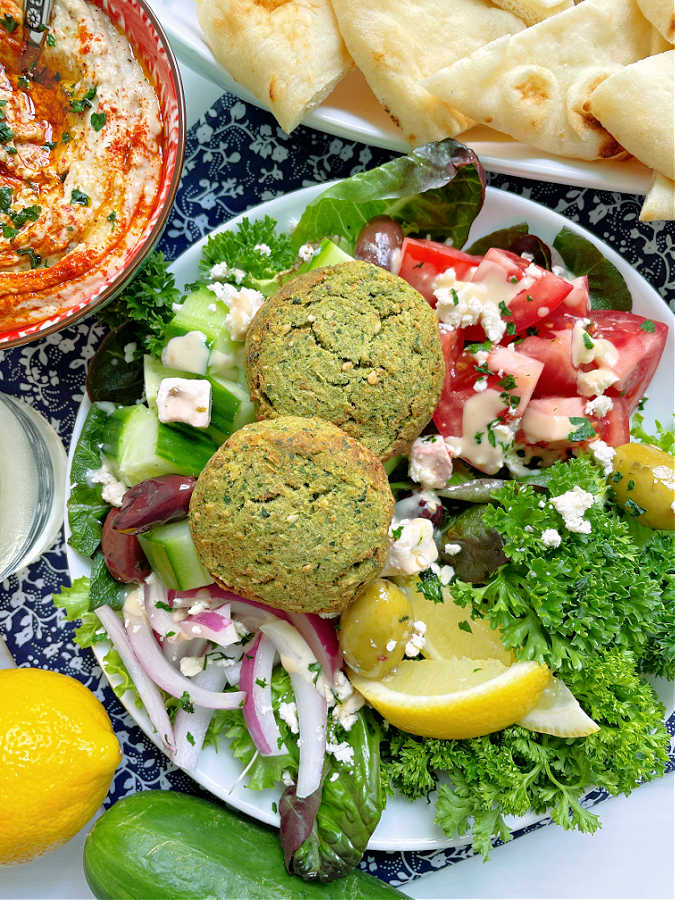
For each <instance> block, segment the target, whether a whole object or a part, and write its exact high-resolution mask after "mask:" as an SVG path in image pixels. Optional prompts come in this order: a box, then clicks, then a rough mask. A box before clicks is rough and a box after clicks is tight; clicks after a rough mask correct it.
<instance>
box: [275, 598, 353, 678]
mask: <svg viewBox="0 0 675 900" xmlns="http://www.w3.org/2000/svg"><path fill="white" fill-rule="evenodd" d="M288 616H289V618H290V620H291V624H292V625H295V627H296V628H297V629H298V631H299V632H300V634H301V635H302V636H303V637H304V639H305V640H306V641H307V643H308V644H309V647H310V649H311V650H312V651H313V652H314V655H315V656H316V658H317V660H318V661H319V662H320V663H321V668H322V670H323V671H324V672H325V673H326V675H327V677H329V678H330V679H331V680H333V679H334V678H335V675H336V673H337V672H339V670H340V669H341V668H342V651H341V650H340V642H339V641H338V636H337V632H336V630H335V626H334V625H333V623H332V622H331V621H330V620H328V619H322V618H321V616H317V615H315V614H314V613H307V614H304V615H303V613H295V612H290V613H289V614H288Z"/></svg>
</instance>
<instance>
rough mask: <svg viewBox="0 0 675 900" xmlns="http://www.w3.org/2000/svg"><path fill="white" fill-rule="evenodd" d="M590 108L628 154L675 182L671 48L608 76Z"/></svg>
mask: <svg viewBox="0 0 675 900" xmlns="http://www.w3.org/2000/svg"><path fill="white" fill-rule="evenodd" d="M590 109H591V112H592V113H593V115H594V116H596V118H597V119H598V120H599V121H600V122H601V124H602V125H603V126H604V127H605V128H606V129H607V131H609V132H610V133H611V134H612V135H613V136H614V137H615V138H616V139H617V141H618V142H619V143H620V144H621V145H622V146H623V147H625V149H626V150H628V152H629V153H632V154H633V156H635V157H636V158H637V159H639V160H640V162H643V163H644V164H645V165H647V166H649V168H650V169H655V170H656V171H657V172H660V173H661V174H662V175H665V176H666V178H670V179H671V181H672V180H673V179H675V50H669V51H668V52H667V53H659V54H658V55H657V56H649V57H647V59H641V60H640V61H639V62H636V63H633V64H632V65H630V66H625V67H624V68H623V69H620V70H619V71H618V72H616V73H615V74H614V75H610V77H609V78H607V79H605V81H603V82H602V84H601V85H600V86H599V87H597V88H596V89H595V90H594V91H593V93H592V94H591V98H590Z"/></svg>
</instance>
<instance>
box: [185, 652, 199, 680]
mask: <svg viewBox="0 0 675 900" xmlns="http://www.w3.org/2000/svg"><path fill="white" fill-rule="evenodd" d="M203 670H204V658H203V657H201V656H184V657H183V658H182V659H181V661H180V671H181V674H182V675H185V677H186V678H194V676H195V675H198V674H199V673H200V672H202V671H203Z"/></svg>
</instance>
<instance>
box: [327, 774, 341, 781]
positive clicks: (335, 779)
mask: <svg viewBox="0 0 675 900" xmlns="http://www.w3.org/2000/svg"><path fill="white" fill-rule="evenodd" d="M339 777H340V773H339V772H333V774H332V775H331V776H330V778H329V779H328V780H329V781H331V782H333V781H337V780H338V778H339Z"/></svg>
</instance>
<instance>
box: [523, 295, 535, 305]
mask: <svg viewBox="0 0 675 900" xmlns="http://www.w3.org/2000/svg"><path fill="white" fill-rule="evenodd" d="M525 299H526V300H527V302H528V303H534V297H532V296H530V294H525Z"/></svg>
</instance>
